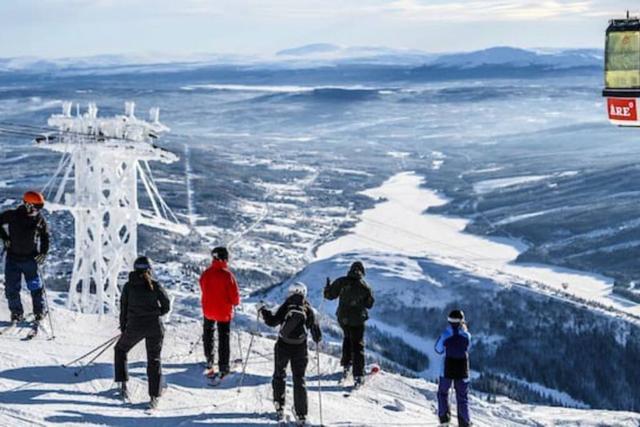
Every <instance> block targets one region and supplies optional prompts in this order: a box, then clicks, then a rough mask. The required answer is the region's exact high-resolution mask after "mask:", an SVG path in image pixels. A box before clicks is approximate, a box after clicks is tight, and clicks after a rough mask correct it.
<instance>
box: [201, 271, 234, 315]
mask: <svg viewBox="0 0 640 427" xmlns="http://www.w3.org/2000/svg"><path fill="white" fill-rule="evenodd" d="M200 290H201V291H202V313H203V314H204V317H206V318H207V319H209V320H215V321H216V322H230V321H231V319H232V318H233V306H234V305H238V304H240V293H239V292H238V283H237V282H236V278H235V276H234V275H233V273H232V272H231V271H229V268H228V267H227V262H226V261H220V260H215V261H213V263H211V266H210V267H209V268H207V269H206V270H205V271H204V273H202V275H201V276H200Z"/></svg>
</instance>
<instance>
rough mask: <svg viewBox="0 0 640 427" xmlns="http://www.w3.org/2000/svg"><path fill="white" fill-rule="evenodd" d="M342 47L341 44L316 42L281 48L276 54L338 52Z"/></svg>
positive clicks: (293, 54) (302, 54)
mask: <svg viewBox="0 0 640 427" xmlns="http://www.w3.org/2000/svg"><path fill="white" fill-rule="evenodd" d="M341 49H342V48H341V47H340V46H336V45H335V44H329V43H314V44H308V45H304V46H300V47H294V48H292V49H284V50H281V51H279V52H276V56H307V55H316V54H325V53H333V52H338V51H340V50H341Z"/></svg>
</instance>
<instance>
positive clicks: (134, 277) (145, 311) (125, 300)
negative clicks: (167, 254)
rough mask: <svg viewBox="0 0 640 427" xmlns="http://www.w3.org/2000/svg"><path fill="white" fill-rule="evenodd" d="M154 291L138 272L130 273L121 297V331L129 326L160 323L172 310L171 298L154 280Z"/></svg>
mask: <svg viewBox="0 0 640 427" xmlns="http://www.w3.org/2000/svg"><path fill="white" fill-rule="evenodd" d="M152 283H153V290H151V289H149V286H148V285H147V283H146V282H145V280H144V279H143V278H142V276H141V275H140V274H138V273H136V272H131V273H129V281H128V282H127V283H125V285H124V287H123V288H122V295H121V297H120V330H122V331H124V329H125V328H126V327H127V326H134V327H146V326H153V325H154V324H158V323H159V321H160V320H159V319H160V316H163V315H165V314H167V313H168V312H169V310H170V309H171V302H170V301H169V296H168V295H167V292H166V291H165V290H164V288H163V287H162V286H160V284H159V283H158V282H156V281H155V280H152Z"/></svg>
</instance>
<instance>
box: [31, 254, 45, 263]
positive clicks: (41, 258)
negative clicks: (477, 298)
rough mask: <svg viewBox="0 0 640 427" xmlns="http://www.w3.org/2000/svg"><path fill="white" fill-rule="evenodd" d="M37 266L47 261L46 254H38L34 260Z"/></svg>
mask: <svg viewBox="0 0 640 427" xmlns="http://www.w3.org/2000/svg"><path fill="white" fill-rule="evenodd" d="M34 259H35V260H36V262H37V263H38V264H39V265H42V264H44V261H45V260H46V259H47V254H38V255H36V256H35V258H34Z"/></svg>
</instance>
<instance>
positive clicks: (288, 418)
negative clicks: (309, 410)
mask: <svg viewBox="0 0 640 427" xmlns="http://www.w3.org/2000/svg"><path fill="white" fill-rule="evenodd" d="M276 421H277V422H278V426H283V427H284V426H290V425H294V426H309V425H310V424H308V423H307V421H306V419H300V418H298V417H296V415H295V411H293V410H292V411H291V413H286V412H285V411H284V408H283V409H281V410H277V411H276Z"/></svg>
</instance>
